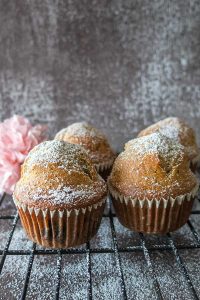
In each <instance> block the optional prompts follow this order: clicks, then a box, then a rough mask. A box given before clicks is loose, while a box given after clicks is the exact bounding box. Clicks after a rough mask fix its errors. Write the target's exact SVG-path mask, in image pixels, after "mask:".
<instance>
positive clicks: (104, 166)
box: [95, 158, 114, 180]
mask: <svg viewBox="0 0 200 300" xmlns="http://www.w3.org/2000/svg"><path fill="white" fill-rule="evenodd" d="M113 162H114V159H113V158H112V159H110V160H109V161H107V162H105V163H101V164H95V167H96V170H97V172H98V173H99V174H100V175H101V177H102V178H103V179H104V180H106V179H107V178H108V176H109V175H110V172H111V170H112V165H113Z"/></svg>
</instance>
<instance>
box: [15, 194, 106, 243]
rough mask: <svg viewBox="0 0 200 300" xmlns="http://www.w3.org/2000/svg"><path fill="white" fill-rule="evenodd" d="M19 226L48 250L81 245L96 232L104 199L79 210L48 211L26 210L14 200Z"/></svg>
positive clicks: (26, 208)
mask: <svg viewBox="0 0 200 300" xmlns="http://www.w3.org/2000/svg"><path fill="white" fill-rule="evenodd" d="M14 202H15V205H16V207H17V208H18V211H19V214H20V218H21V221H22V225H23V227H24V229H25V230H26V232H27V235H28V236H29V238H30V239H31V240H33V241H34V242H36V243H38V244H40V245H42V246H45V247H52V248H68V247H73V246H77V245H80V244H84V243H85V242H87V241H88V240H90V239H91V238H92V237H93V236H94V235H95V234H96V232H97V230H98V228H99V225H100V222H101V218H102V214H103V210H104V206H105V202H106V198H104V199H102V200H101V201H99V202H98V203H95V204H93V205H90V206H88V207H85V208H80V209H64V210H49V209H40V208H39V209H38V208H33V207H29V206H28V205H25V204H21V203H19V201H17V200H16V199H14Z"/></svg>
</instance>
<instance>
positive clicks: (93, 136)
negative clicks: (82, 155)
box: [55, 122, 115, 166]
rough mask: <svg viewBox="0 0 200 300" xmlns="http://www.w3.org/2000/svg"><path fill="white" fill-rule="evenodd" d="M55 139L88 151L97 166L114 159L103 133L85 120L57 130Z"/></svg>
mask: <svg viewBox="0 0 200 300" xmlns="http://www.w3.org/2000/svg"><path fill="white" fill-rule="evenodd" d="M55 139H56V140H62V141H65V142H69V143H72V144H78V145H80V146H82V147H83V148H85V150H87V151H88V154H89V156H90V158H91V160H92V162H93V163H94V164H95V165H98V166H99V165H101V166H103V165H106V164H108V163H109V164H110V162H111V163H112V161H114V159H115V153H114V151H113V150H112V149H111V147H110V145H109V143H108V140H107V138H106V137H105V135H104V134H103V133H102V132H101V131H100V130H98V129H96V128H94V127H93V126H91V125H90V124H88V123H86V122H77V123H73V124H71V125H70V126H68V127H66V128H64V129H62V130H61V131H59V132H58V133H57V134H56V136H55Z"/></svg>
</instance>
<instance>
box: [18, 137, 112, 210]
mask: <svg viewBox="0 0 200 300" xmlns="http://www.w3.org/2000/svg"><path fill="white" fill-rule="evenodd" d="M106 194H107V188H106V184H105V182H104V180H103V179H102V178H101V177H100V176H99V175H98V173H97V171H96V169H95V167H94V165H93V164H92V162H91V160H90V158H89V157H88V155H87V153H86V151H85V150H84V149H82V148H81V147H79V146H77V145H73V144H70V143H66V142H63V141H57V140H53V141H47V142H43V143H41V144H39V145H38V146H36V147H35V148H34V149H33V150H32V151H30V153H29V155H28V156H27V158H26V160H25V162H24V164H23V166H22V171H21V179H20V180H19V181H18V183H17V184H16V187H15V190H14V198H15V200H16V202H19V203H20V204H25V205H28V206H29V207H34V208H41V209H47V208H48V209H50V210H54V209H60V210H62V209H72V208H77V209H78V208H85V207H87V206H88V205H92V204H95V203H98V202H99V201H102V199H103V198H105V197H106Z"/></svg>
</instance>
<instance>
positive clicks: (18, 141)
mask: <svg viewBox="0 0 200 300" xmlns="http://www.w3.org/2000/svg"><path fill="white" fill-rule="evenodd" d="M46 130H47V127H46V126H42V125H36V126H32V125H31V123H30V122H29V120H28V119H26V118H24V117H22V116H17V115H14V116H13V117H12V118H10V119H6V120H5V121H4V122H2V123H0V191H4V192H6V193H8V194H12V192H13V190H14V186H15V183H16V182H17V181H18V179H19V177H20V166H21V164H22V163H23V161H24V159H25V157H26V156H27V154H28V153H29V151H30V150H31V149H32V148H33V147H34V146H36V145H38V144H39V143H40V142H42V141H43V140H44V139H45V136H44V134H45V132H46Z"/></svg>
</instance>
